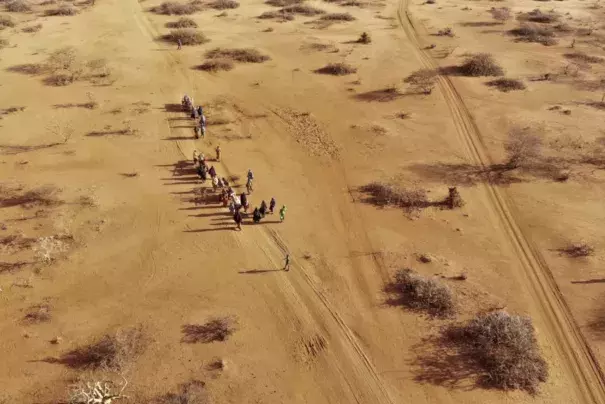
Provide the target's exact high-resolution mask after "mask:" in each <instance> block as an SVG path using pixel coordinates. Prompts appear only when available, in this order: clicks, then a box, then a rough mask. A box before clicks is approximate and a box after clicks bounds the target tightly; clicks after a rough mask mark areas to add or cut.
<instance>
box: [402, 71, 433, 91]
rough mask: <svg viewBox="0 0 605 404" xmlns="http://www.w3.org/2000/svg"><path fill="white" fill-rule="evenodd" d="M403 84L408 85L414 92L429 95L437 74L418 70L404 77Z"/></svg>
mask: <svg viewBox="0 0 605 404" xmlns="http://www.w3.org/2000/svg"><path fill="white" fill-rule="evenodd" d="M404 82H405V83H408V84H410V85H411V86H412V88H413V91H414V92H418V93H422V94H430V93H431V92H432V91H433V88H434V87H435V83H436V82H437V73H436V72H435V70H433V69H420V70H417V71H415V72H413V73H412V74H410V75H409V76H408V77H406V78H405V80H404Z"/></svg>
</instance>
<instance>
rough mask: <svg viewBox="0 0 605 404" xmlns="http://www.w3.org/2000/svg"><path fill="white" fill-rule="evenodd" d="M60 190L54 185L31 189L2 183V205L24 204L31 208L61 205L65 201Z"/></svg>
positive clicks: (25, 206) (23, 205) (0, 193)
mask: <svg viewBox="0 0 605 404" xmlns="http://www.w3.org/2000/svg"><path fill="white" fill-rule="evenodd" d="M59 192H60V190H59V188H57V187H55V186H52V185H46V186H41V187H38V188H34V189H30V190H24V189H23V188H21V187H8V186H2V185H0V207H11V206H22V207H24V208H28V209H29V208H34V207H38V206H46V207H51V206H56V205H60V204H62V203H63V201H62V200H60V199H59V197H58V194H59Z"/></svg>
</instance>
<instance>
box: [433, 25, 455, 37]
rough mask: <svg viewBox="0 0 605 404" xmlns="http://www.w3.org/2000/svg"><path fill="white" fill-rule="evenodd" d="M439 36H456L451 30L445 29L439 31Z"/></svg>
mask: <svg viewBox="0 0 605 404" xmlns="http://www.w3.org/2000/svg"><path fill="white" fill-rule="evenodd" d="M437 36H449V37H453V36H454V31H452V29H451V28H449V27H448V28H443V29H440V30H439V31H437Z"/></svg>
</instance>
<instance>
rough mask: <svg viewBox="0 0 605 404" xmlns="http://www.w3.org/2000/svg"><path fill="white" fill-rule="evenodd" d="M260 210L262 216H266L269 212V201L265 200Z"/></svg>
mask: <svg viewBox="0 0 605 404" xmlns="http://www.w3.org/2000/svg"><path fill="white" fill-rule="evenodd" d="M259 212H260V214H261V215H262V217H265V215H266V214H267V202H265V201H264V200H263V201H262V202H261V203H260V209H259Z"/></svg>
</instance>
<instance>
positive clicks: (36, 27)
mask: <svg viewBox="0 0 605 404" xmlns="http://www.w3.org/2000/svg"><path fill="white" fill-rule="evenodd" d="M41 29H42V24H36V25H30V26H29V27H24V28H23V29H21V31H23V32H27V33H30V34H31V33H34V32H38V31H40V30H41Z"/></svg>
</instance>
